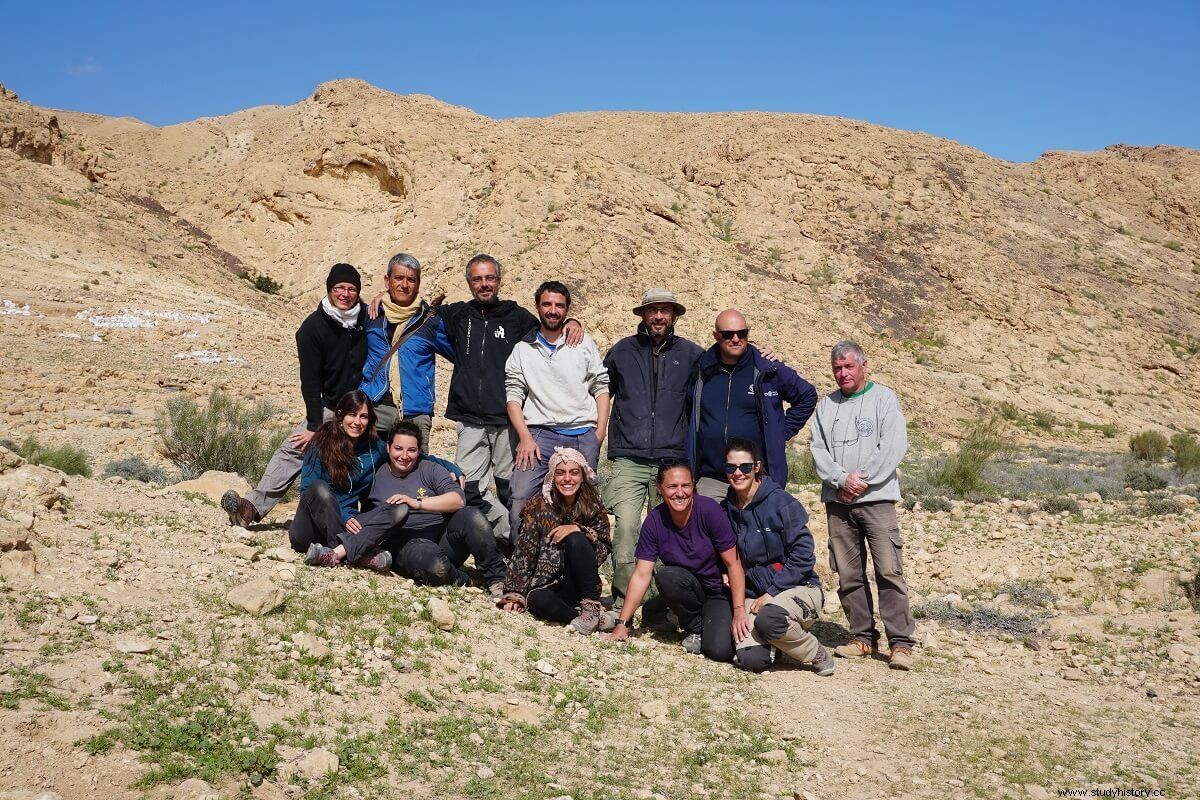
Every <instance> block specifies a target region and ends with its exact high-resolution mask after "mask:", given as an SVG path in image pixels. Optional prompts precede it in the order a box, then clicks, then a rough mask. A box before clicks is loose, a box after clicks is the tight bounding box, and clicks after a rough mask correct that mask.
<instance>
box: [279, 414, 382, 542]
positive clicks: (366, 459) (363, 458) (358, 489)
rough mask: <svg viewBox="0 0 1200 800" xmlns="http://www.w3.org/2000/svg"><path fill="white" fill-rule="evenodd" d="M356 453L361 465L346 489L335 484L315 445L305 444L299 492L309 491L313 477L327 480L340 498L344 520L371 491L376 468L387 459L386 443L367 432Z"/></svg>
mask: <svg viewBox="0 0 1200 800" xmlns="http://www.w3.org/2000/svg"><path fill="white" fill-rule="evenodd" d="M354 456H355V458H356V459H357V460H358V468H357V469H356V470H355V471H354V474H353V475H351V476H350V486H348V487H347V488H345V489H339V488H338V487H337V486H334V485H333V479H332V478H330V476H329V470H327V469H325V463H324V462H323V461H321V456H320V454H318V453H317V448H316V447H308V448H305V450H304V462H303V465H302V466H301V468H300V493H301V494H304V492H306V491H308V487H309V486H312V484H313V482H314V481H318V480H321V481H325V482H326V483H328V484H329V488H331V489H333V496H334V497H336V498H337V502H338V508H339V509H341V512H342V522H343V523H344V522H345V521H346V520H348V519H350V517H352V516H354V515H355V514H357V513H358V508H359V504H360V502H361V501H362V499H363V498H364V497H366V496H367V492H369V491H371V484H372V483H374V481H375V472H376V471H377V470H378V469H379V468H380V467H381V466H383V465H384V464H386V463H387V445H385V444H384V443H383V442H381V441H380V440H378V439H372V440H370V441H368V440H367V437H365V436H364V437H362V439H360V440H359V442H358V443H357V444H356V446H355V448H354Z"/></svg>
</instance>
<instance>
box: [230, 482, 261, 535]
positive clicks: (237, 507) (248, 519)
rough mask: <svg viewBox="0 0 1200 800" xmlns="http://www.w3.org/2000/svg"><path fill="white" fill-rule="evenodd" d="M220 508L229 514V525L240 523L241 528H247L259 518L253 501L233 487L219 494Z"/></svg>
mask: <svg viewBox="0 0 1200 800" xmlns="http://www.w3.org/2000/svg"><path fill="white" fill-rule="evenodd" d="M221 510H222V511H224V512H225V513H226V514H228V515H229V524H230V525H240V526H242V527H243V528H249V527H250V526H251V525H253V524H254V523H256V522H258V521H259V520H260V519H261V517H259V516H258V509H257V508H255V507H254V503H251V502H250V501H249V500H247V499H246V498H244V497H242V496H241V495H239V494H238V493H237V492H235V491H234V490H233V489H230V490H229V491H227V492H226V493H225V494H223V495H221Z"/></svg>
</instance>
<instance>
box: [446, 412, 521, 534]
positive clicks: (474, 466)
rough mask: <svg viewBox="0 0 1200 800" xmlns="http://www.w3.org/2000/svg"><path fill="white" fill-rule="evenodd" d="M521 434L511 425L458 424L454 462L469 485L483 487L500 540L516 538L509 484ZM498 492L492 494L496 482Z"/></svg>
mask: <svg viewBox="0 0 1200 800" xmlns="http://www.w3.org/2000/svg"><path fill="white" fill-rule="evenodd" d="M516 449H517V434H516V432H515V431H514V430H513V429H512V427H511V426H509V425H466V424H464V423H462V422H459V423H458V449H457V450H456V451H455V454H454V463H456V464H458V468H459V469H461V470H462V471H463V478H464V480H466V481H467V483H472V482H474V483H476V484H478V485H479V494H480V495H481V496H482V497H483V499H484V500H486V501H487V502H488V503H490V504H491V506H492V510H491V511H490V512H489V513H488V515H487V521H488V523H489V524H490V525H491V526H492V533H493V534H495V536H496V538H497V539H501V540H506V541H513V540H515V538H516V537H514V536H513V535H512V530H511V528H510V527H509V524H508V502H507V501H508V482H509V481H510V480H512V472H513V451H514V450H516ZM493 482H495V484H496V491H494V492H493V491H492V483H493Z"/></svg>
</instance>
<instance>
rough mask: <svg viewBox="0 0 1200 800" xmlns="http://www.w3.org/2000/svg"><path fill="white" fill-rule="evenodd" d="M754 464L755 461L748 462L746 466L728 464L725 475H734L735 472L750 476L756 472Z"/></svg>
mask: <svg viewBox="0 0 1200 800" xmlns="http://www.w3.org/2000/svg"><path fill="white" fill-rule="evenodd" d="M754 464H755V462H753V461H747V462H745V463H744V464H726V465H725V474H726V475H732V474H733V473H735V472H741V473H742V474H743V475H749V474H750V473H751V472H754Z"/></svg>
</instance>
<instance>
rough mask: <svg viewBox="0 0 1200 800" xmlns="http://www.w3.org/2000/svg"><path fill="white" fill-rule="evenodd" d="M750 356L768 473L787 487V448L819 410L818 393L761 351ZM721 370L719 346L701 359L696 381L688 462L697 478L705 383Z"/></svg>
mask: <svg viewBox="0 0 1200 800" xmlns="http://www.w3.org/2000/svg"><path fill="white" fill-rule="evenodd" d="M749 355H750V358H751V360H752V362H753V364H754V397H755V400H756V402H757V403H758V422H759V425H760V426H761V432H762V437H761V440H762V443H763V459H764V460H765V462H766V463H765V465H764V466H765V470H766V473H767V474H768V475H770V476H771V477H772V478H774V479H775V482H776V483H777V484H779V485H780V486H787V475H788V464H787V453H786V449H785V447H786V444H787V441H788V440H789V439H791V438H792V437H793V436H795V435H796V434H797V433H799V432H800V429H801V428H803V427H804V423H806V422H808V418H809V417H811V416H812V413H813V411H814V410H815V409H816V407H817V390H816V389H814V388H813V385H812V384H811V383H809V382H808V381H806V380H804V378H801V377H800V376H799V375H798V374H797V373H796V370H794V369H792V368H791V367H789V366H788V365H786V364H781V363H779V362H774V361H767V360H766V359H765V358H763V357H762V355H761V354H760V353H759V352H758V348H757V347H754V346H753V345H751V346H750V348H749ZM719 369H721V359H720V356H719V355H718V350H717V346H716V345H713V346H712V347H710V348H709V349H708V350H705V351H704V353H703V355H701V356H700V361H699V363H697V365H696V374H695V376H694V378H693V381H692V391H691V398H690V409H689V412H690V413H689V422H688V436H687V459H688V461H689V462H690V463H691V465H692V474H693V475H695V474H697V469H698V468H699V462H700V449H701V447H702V446H703V445H704V443H701V442H700V441H699V438H700V435H701V431H700V430H699V428H700V397H701V395H702V394H703V392H704V383H705V381H707V380H709V379H710V378H712V376H713V374H714V373H716V371H717V370H719ZM784 401H786V402H787V403H788V410H787V411H786V412H785V411H784V410H783V403H784ZM720 446H721V447H724V446H725V443H724V442H722V443H721V445H720Z"/></svg>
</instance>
